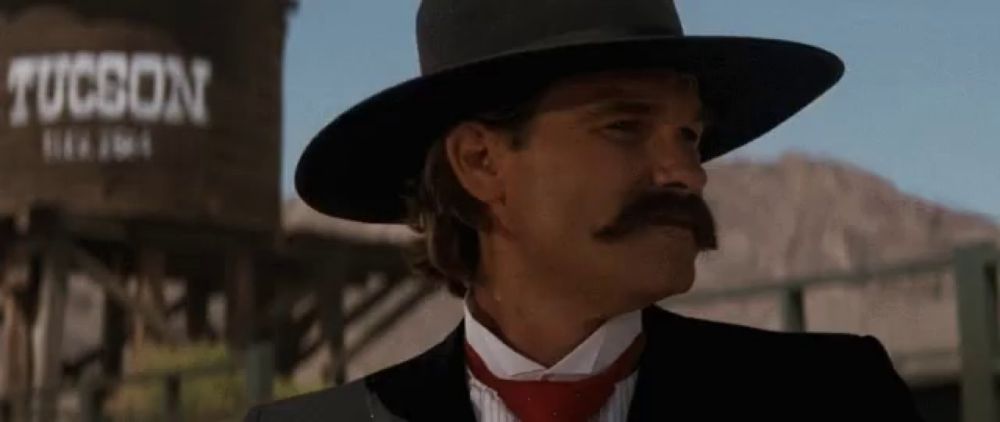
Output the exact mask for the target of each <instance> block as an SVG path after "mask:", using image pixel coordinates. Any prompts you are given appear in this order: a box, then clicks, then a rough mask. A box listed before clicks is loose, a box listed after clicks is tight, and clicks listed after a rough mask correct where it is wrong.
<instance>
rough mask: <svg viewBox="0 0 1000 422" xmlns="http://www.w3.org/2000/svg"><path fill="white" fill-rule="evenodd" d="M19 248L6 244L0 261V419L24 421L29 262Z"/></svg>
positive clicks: (28, 354)
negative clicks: (0, 316) (21, 394)
mask: <svg viewBox="0 0 1000 422" xmlns="http://www.w3.org/2000/svg"><path fill="white" fill-rule="evenodd" d="M23 252H25V251H24V250H23V249H22V248H19V247H17V246H16V245H15V246H8V247H7V252H6V253H5V254H4V259H3V261H2V262H0V313H2V314H3V316H2V318H3V321H2V323H0V413H2V414H0V419H2V418H3V417H7V418H9V419H8V420H24V419H26V418H27V416H26V415H27V408H26V407H25V406H24V398H23V397H15V396H14V394H15V393H21V392H24V391H27V390H28V389H29V388H31V371H30V369H31V343H30V334H29V333H30V328H29V327H30V323H29V321H30V317H29V315H28V303H27V300H28V296H29V295H27V294H26V292H27V290H28V287H29V281H30V280H29V270H28V268H29V266H30V265H29V261H30V257H29V256H28V255H27V254H26V253H23Z"/></svg>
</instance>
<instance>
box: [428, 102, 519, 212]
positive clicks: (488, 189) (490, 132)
mask: <svg viewBox="0 0 1000 422" xmlns="http://www.w3.org/2000/svg"><path fill="white" fill-rule="evenodd" d="M505 137H506V135H505V134H504V133H503V132H501V131H498V130H496V129H491V128H489V127H486V126H485V125H483V124H481V123H477V122H462V123H459V124H458V125H457V126H455V127H454V128H453V129H452V130H451V131H450V132H449V133H448V135H447V136H446V137H445V140H444V141H445V151H446V153H447V156H448V162H449V163H450V164H451V168H452V171H454V173H455V178H456V179H458V182H459V183H461V185H462V187H464V188H465V190H466V191H467V192H469V195H471V196H472V197H473V198H476V199H477V200H479V201H480V202H483V203H484V204H487V206H489V207H494V206H496V205H498V204H502V203H503V202H504V184H503V172H502V171H501V170H502V168H503V166H502V164H503V160H504V159H505V158H506V157H507V155H508V153H509V148H510V146H509V142H507V141H506V139H505Z"/></svg>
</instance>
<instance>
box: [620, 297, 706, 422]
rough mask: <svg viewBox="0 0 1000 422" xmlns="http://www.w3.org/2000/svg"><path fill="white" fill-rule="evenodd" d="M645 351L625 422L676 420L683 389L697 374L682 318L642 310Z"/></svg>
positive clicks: (685, 393)
mask: <svg viewBox="0 0 1000 422" xmlns="http://www.w3.org/2000/svg"><path fill="white" fill-rule="evenodd" d="M642 324H643V332H644V333H645V334H646V348H645V350H643V353H642V357H641V358H640V360H639V374H638V378H637V379H636V384H635V390H634V393H633V396H632V403H631V404H630V407H629V416H628V420H629V422H644V421H663V420H671V419H673V420H677V417H678V416H679V415H683V414H685V413H687V412H684V409H683V406H684V405H685V404H690V403H689V402H688V401H687V400H685V396H686V395H687V394H688V392H687V391H686V386H687V385H690V383H689V381H690V379H691V378H690V377H691V376H692V374H696V373H697V369H696V368H697V362H698V360H697V359H695V358H696V357H695V356H694V354H693V353H690V352H691V350H692V349H691V348H690V345H691V343H690V341H691V339H688V338H686V337H687V335H686V333H687V331H688V330H687V328H689V327H687V325H686V324H684V321H683V317H681V316H679V315H676V314H673V313H670V312H668V311H665V310H663V309H660V308H659V307H656V306H651V307H649V308H646V309H644V310H643V314H642Z"/></svg>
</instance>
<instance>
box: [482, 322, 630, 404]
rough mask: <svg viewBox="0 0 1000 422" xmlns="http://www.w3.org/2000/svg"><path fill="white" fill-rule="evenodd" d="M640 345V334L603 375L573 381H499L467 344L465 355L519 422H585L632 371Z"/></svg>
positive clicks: (483, 381)
mask: <svg viewBox="0 0 1000 422" xmlns="http://www.w3.org/2000/svg"><path fill="white" fill-rule="evenodd" d="M642 343H643V336H641V335H640V336H639V337H636V340H635V341H634V342H633V343H632V345H631V346H629V348H628V349H626V350H625V352H624V353H622V355H621V356H619V357H618V360H616V361H615V362H614V363H612V364H611V366H609V367H608V368H607V369H605V370H604V372H601V373H599V374H597V375H594V376H591V377H589V378H584V379H581V380H577V381H511V380H505V379H500V378H497V376H496V375H493V373H492V372H490V370H489V368H487V367H486V364H485V363H483V359H482V358H480V357H479V355H478V354H476V351H475V350H473V348H472V346H470V345H469V344H468V343H466V344H465V356H466V362H467V363H468V365H469V370H470V371H471V372H472V375H473V376H474V377H476V379H477V380H479V382H481V383H483V384H485V385H486V386H487V387H489V388H491V389H493V391H496V392H497V394H498V395H499V396H500V399H501V400H503V403H504V404H505V405H506V406H507V408H508V409H510V411H511V412H514V415H516V416H517V417H518V419H520V420H521V421H522V422H586V421H587V420H589V419H590V417H591V416H594V415H596V414H597V412H599V411H600V410H601V407H604V404H605V403H606V402H607V401H608V398H609V397H611V393H613V392H614V391H615V384H617V383H618V382H619V381H621V380H624V379H625V378H628V376H629V375H630V374H631V373H632V372H633V371H634V370H635V366H636V362H637V361H638V359H637V358H638V355H639V353H641V351H642Z"/></svg>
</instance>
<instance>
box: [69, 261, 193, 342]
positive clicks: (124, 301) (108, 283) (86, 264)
mask: <svg viewBox="0 0 1000 422" xmlns="http://www.w3.org/2000/svg"><path fill="white" fill-rule="evenodd" d="M67 249H68V251H69V255H70V257H71V259H72V262H73V263H74V264H76V266H77V267H78V268H79V269H80V270H81V271H83V272H84V273H86V274H87V276H88V277H89V278H90V280H91V281H93V282H94V283H97V284H98V285H99V286H101V288H103V289H104V291H105V292H106V293H107V294H108V296H110V297H111V298H112V299H113V300H114V301H115V302H117V303H118V304H119V305H122V306H123V307H124V308H125V309H127V310H128V311H129V312H130V313H132V314H138V315H142V323H143V324H145V325H146V327H147V328H148V329H149V330H150V331H151V332H152V333H154V334H155V335H157V336H158V337H160V338H162V339H164V341H166V342H168V343H176V342H177V341H178V338H177V336H176V335H174V334H172V333H171V332H170V329H169V327H168V325H167V319H166V317H165V316H164V315H163V314H159V313H156V312H155V311H154V310H153V309H150V308H148V307H145V306H142V305H141V304H139V303H137V301H135V300H133V298H132V297H131V295H129V294H128V292H127V291H126V290H125V286H124V285H123V284H122V282H121V279H122V277H121V276H120V275H119V274H116V273H115V272H113V271H111V270H109V269H108V268H107V267H106V266H105V265H104V263H102V262H101V261H100V260H99V259H97V258H96V257H94V256H93V255H91V254H90V253H88V252H87V251H86V250H84V249H82V248H80V247H78V246H76V245H73V244H68V245H67Z"/></svg>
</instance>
